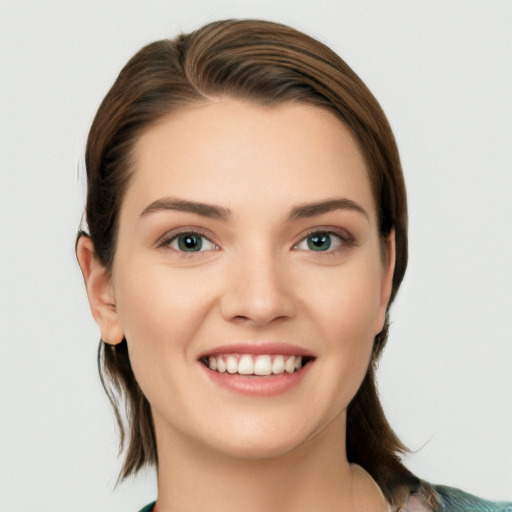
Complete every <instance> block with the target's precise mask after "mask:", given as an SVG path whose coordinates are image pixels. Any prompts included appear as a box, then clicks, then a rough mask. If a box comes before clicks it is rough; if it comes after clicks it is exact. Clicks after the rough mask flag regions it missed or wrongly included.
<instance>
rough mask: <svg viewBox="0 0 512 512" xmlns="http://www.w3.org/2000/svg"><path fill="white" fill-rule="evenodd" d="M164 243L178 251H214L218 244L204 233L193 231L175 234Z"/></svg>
mask: <svg viewBox="0 0 512 512" xmlns="http://www.w3.org/2000/svg"><path fill="white" fill-rule="evenodd" d="M165 245H168V246H169V247H171V248H172V249H174V250H175V251H180V252H200V251H216V250H217V249H218V246H217V245H215V244H214V243H213V242H212V241H211V240H208V238H206V237H205V236H204V235H201V234H200V233H194V232H188V233H180V234H179V235H175V236H173V237H172V238H171V239H170V240H169V241H167V242H165Z"/></svg>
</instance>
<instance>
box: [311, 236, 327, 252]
mask: <svg viewBox="0 0 512 512" xmlns="http://www.w3.org/2000/svg"><path fill="white" fill-rule="evenodd" d="M308 247H309V248H310V249H311V250H313V251H326V250H327V249H329V247H331V237H330V236H329V235H327V234H322V235H311V236H310V237H309V238H308Z"/></svg>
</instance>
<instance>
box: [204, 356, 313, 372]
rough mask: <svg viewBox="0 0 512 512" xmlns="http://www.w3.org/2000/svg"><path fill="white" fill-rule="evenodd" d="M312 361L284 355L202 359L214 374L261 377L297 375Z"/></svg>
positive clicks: (207, 357) (306, 358)
mask: <svg viewBox="0 0 512 512" xmlns="http://www.w3.org/2000/svg"><path fill="white" fill-rule="evenodd" d="M312 360H313V358H312V357H305V356H300V355H284V354H272V355H270V354H260V355H252V354H225V355H215V356H206V357H203V358H201V359H200V361H201V362H202V363H203V364H204V365H205V366H206V367H207V368H209V369H210V370H212V371H214V372H218V373H229V374H237V375H246V376H259V377H263V376H271V375H283V374H291V373H295V372H296V371H298V370H300V369H301V368H303V367H304V366H305V365H307V364H308V363H309V362H311V361H312Z"/></svg>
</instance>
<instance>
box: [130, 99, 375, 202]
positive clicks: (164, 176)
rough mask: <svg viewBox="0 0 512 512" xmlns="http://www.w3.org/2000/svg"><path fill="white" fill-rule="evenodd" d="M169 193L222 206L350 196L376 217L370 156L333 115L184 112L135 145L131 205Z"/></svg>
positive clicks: (217, 109) (204, 108)
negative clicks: (371, 184) (366, 156)
mask: <svg viewBox="0 0 512 512" xmlns="http://www.w3.org/2000/svg"><path fill="white" fill-rule="evenodd" d="M164 195H172V196H179V197H182V198H185V199H190V200H199V201H205V202H210V203H215V204H221V205H224V206H227V207H229V208H231V209H237V208H244V207H246V206H247V205H248V203H251V202H252V203H254V204H256V203H257V200H258V198H261V199H262V200H265V202H266V203H271V204H275V205H280V204H283V203H287V202H298V203H300V202H310V201H315V200H323V199H325V198H326V197H329V196H340V195H341V196H344V197H347V198H349V199H352V200H355V201H357V202H361V203H363V205H364V207H365V209H367V211H369V212H373V210H374V207H373V198H372V193H371V187H370V183H369V179H368V173H367V170H366V165H365V161H364V158H363V156H362V154H361V152H360V150H359V147H358V145H357V143H356V142H355V140H354V138H353V136H352V134H351V133H350V131H349V130H348V128H347V127H346V126H345V125H344V124H343V123H342V122H341V120H340V119H338V118H337V117H336V116H335V115H334V114H332V113H331V112H329V111H327V110H324V109H322V108H320V107H316V106H312V105H308V104H303V103H291V102H289V103H284V104H281V105H278V106H262V105H259V104H255V103H251V102H247V101H239V100H233V99H226V98H222V99H218V100H216V101H210V102H208V103H204V104H198V105H194V106H190V107H186V108H183V109H181V110H179V111H177V112H175V113H172V114H170V115H168V116H167V117H165V118H163V119H162V120H161V121H160V122H159V123H158V124H156V125H155V126H152V127H151V128H149V129H148V130H147V131H146V132H145V133H143V134H142V136H141V137H140V138H139V140H138V141H137V143H136V145H135V148H134V169H133V176H132V179H131V183H130V185H129V187H128V190H127V193H126V197H125V201H126V202H127V203H130V204H134V203H135V204H136V206H137V207H138V208H139V209H143V208H144V207H145V206H147V204H149V203H150V202H151V201H154V200H157V199H158V198H159V197H162V196H164Z"/></svg>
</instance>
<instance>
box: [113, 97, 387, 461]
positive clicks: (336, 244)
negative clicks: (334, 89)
mask: <svg viewBox="0 0 512 512" xmlns="http://www.w3.org/2000/svg"><path fill="white" fill-rule="evenodd" d="M389 246H390V248H391V249H390V251H391V252H390V253H391V255H392V257H391V258H388V260H389V261H390V263H387V262H384V261H383V258H382V253H381V247H380V245H379V236H378V231H377V224H376V213H375V205H374V201H373V197H372V191H371V188H370V184H369V180H368V177H367V171H366V169H365V163H364V161H363V158H362V156H361V154H360V152H359V150H358V147H357V145H356V144H355V143H354V140H353V139H352V137H351V135H350V133H349V131H348V130H347V128H346V127H345V126H344V125H343V124H342V123H341V121H339V120H338V119H337V118H336V117H335V116H334V115H332V114H331V113H329V112H327V111H324V110H322V109H320V108H317V107H312V106H308V105H304V104H297V103H287V104H283V105H280V106H277V107H264V106H259V105H256V104H252V103H248V102H241V101H235V100H232V99H220V100H218V101H214V102H210V103H207V104H203V105H198V106H193V107H189V108H186V109H184V110H182V111H180V112H178V113H174V114H172V115H170V116H169V117H167V118H166V119H164V120H163V122H160V123H159V124H158V125H156V126H154V127H152V128H151V129H149V130H148V131H147V132H146V133H145V134H143V135H142V137H141V138H140V139H139V141H138V142H137V145H136V147H135V162H134V174H133V179H132V181H131V182H130V185H129V187H128V190H127V192H126V195H125V197H124V199H123V203H122V207H121V210H120V222H119V236H118V241H117V247H116V255H115V258H114V264H113V271H112V290H113V291H112V293H113V297H114V300H115V304H116V313H115V315H116V316H115V321H116V322H117V327H118V332H122V333H123V334H124V336H125V337H126V340H127V343H128V347H129V354H130V360H131V363H132V367H133V371H134V373H135V376H136V378H137V381H138V383H139V385H140V387H141V388H142V390H143V392H144V394H145V396H146V397H147V399H148V400H149V402H150V404H151V408H152V412H153V415H154V421H155V429H156V432H157V438H158V439H159V440H163V439H169V440H174V441H176V440H182V441H187V442H188V441H193V442H194V443H199V444H200V445H201V446H203V447H205V448H207V447H208V448H210V449H212V450H218V451H221V452H223V453H226V454H230V455H233V456H238V457H269V456H275V455H278V454H281V453H285V452H288V451H290V450H293V449H294V448H296V447H298V446H300V445H302V444H303V443H305V442H306V441H308V440H310V439H314V438H315V439H316V438H317V435H318V434H319V433H320V432H329V431H332V432H337V434H336V435H337V436H339V435H340V434H339V432H342V431H343V430H340V429H344V426H345V411H346V408H347V406H348V404H349V402H350V400H351V399H352V397H353V396H354V394H355V393H356V391H357V389H358V387H359V385H360V383H361V381H362V379H363V377H364V374H365V372H366V368H367V365H368V362H369V358H370V354H371V350H372V344H373V339H374V336H375V334H377V333H378V332H379V331H380V330H381V328H382V326H383V322H384V316H385V310H386V304H387V301H388V298H389V293H390V287H391V276H392V266H393V260H394V256H393V241H392V239H391V240H390V242H389ZM110 341H120V337H119V339H117V340H110ZM301 358H302V360H301ZM301 364H302V365H303V366H302V367H301V368H300V369H298V370H296V369H295V367H300V366H301ZM222 370H224V371H222ZM269 373H270V374H269ZM174 441H172V442H174Z"/></svg>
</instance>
